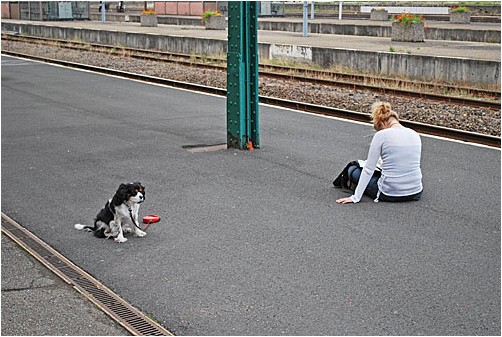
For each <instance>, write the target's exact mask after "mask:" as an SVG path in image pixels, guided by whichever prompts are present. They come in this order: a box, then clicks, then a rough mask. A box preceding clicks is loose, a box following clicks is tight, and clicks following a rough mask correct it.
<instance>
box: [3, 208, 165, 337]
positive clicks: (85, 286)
mask: <svg viewBox="0 0 502 337" xmlns="http://www.w3.org/2000/svg"><path fill="white" fill-rule="evenodd" d="M2 233H4V234H5V235H7V236H8V237H9V238H11V239H12V240H13V241H15V242H16V243H17V244H19V245H20V246H21V247H23V248H24V249H25V250H26V251H27V252H28V253H30V254H31V255H32V256H33V257H35V258H36V259H37V260H39V261H40V262H41V263H42V264H43V265H45V266H46V267H47V268H48V269H49V270H51V271H52V272H53V273H55V274H56V275H58V276H59V277H60V278H61V279H63V281H65V282H66V283H68V284H70V285H72V286H73V287H74V288H75V289H76V290H77V291H79V292H80V293H81V294H82V295H84V296H85V297H86V298H87V299H88V300H90V301H91V302H93V303H94V304H95V305H96V306H97V307H98V308H100V309H101V310H102V311H103V312H105V313H106V314H108V315H109V316H110V317H111V318H112V319H113V320H115V321H116V322H118V323H119V324H120V325H122V326H123V327H124V328H125V329H127V331H129V332H130V333H131V334H133V335H134V336H174V335H173V334H172V333H171V332H170V331H168V330H166V329H165V328H163V327H162V326H161V325H160V324H158V323H156V322H154V321H153V320H151V319H150V318H148V317H147V316H145V314H143V313H142V312H141V311H139V310H138V309H136V308H134V307H133V306H131V305H130V304H129V303H127V302H126V301H124V300H123V299H122V298H120V297H119V296H118V295H117V294H115V293H114V292H113V291H111V290H110V289H108V288H107V287H105V286H104V285H103V284H101V283H100V282H99V281H98V280H96V279H95V278H93V277H92V276H91V275H89V274H87V273H86V272H85V271H84V270H82V269H80V268H79V267H77V266H76V265H75V264H73V263H72V262H71V261H69V260H68V259H66V258H65V257H64V256H63V255H61V254H60V253H58V252H57V251H56V250H54V249H53V248H52V247H50V246H49V245H48V244H46V243H45V242H43V241H42V240H41V239H39V238H38V237H36V236H35V235H34V234H32V233H31V232H30V231H28V230H27V229H25V228H24V227H22V226H21V225H19V224H18V223H17V222H15V221H14V220H13V219H11V218H10V217H8V216H7V215H6V214H4V213H3V212H2Z"/></svg>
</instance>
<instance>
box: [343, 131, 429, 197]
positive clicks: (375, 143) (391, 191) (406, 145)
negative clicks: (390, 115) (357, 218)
mask: <svg viewBox="0 0 502 337" xmlns="http://www.w3.org/2000/svg"><path fill="white" fill-rule="evenodd" d="M421 152H422V142H421V140H420V136H419V135H418V133H416V132H415V131H413V130H411V129H408V128H404V127H394V128H387V129H383V130H380V131H378V132H377V133H376V134H375V135H374V136H373V140H372V141H371V145H370V150H369V152H368V159H367V160H366V165H365V166H364V168H363V170H362V173H361V177H360V178H359V183H358V184H357V187H356V190H355V192H354V195H352V196H351V197H350V199H352V202H354V203H356V202H359V201H360V200H361V198H362V196H363V193H364V190H365V189H366V187H367V186H368V183H369V181H370V178H371V177H372V176H373V172H374V171H375V167H376V165H377V162H378V160H379V158H381V159H382V176H381V178H380V179H379V180H378V189H379V190H380V192H382V193H383V194H385V195H388V196H392V197H401V196H407V195H413V194H416V193H419V192H420V191H422V188H423V186H422V171H421V170H420V155H421Z"/></svg>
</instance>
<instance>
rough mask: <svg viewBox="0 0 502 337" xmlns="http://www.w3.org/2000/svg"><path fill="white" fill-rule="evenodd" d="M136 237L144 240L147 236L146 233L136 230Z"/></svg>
mask: <svg viewBox="0 0 502 337" xmlns="http://www.w3.org/2000/svg"><path fill="white" fill-rule="evenodd" d="M135 234H136V236H137V237H139V238H142V237H143V236H145V235H146V232H143V231H140V230H139V229H138V230H136V233H135Z"/></svg>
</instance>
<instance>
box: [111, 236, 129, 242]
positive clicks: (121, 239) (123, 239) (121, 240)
mask: <svg viewBox="0 0 502 337" xmlns="http://www.w3.org/2000/svg"><path fill="white" fill-rule="evenodd" d="M113 240H114V241H115V242H117V243H124V242H126V241H127V239H126V238H124V237H122V238H115V239H113Z"/></svg>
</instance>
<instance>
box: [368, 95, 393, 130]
mask: <svg viewBox="0 0 502 337" xmlns="http://www.w3.org/2000/svg"><path fill="white" fill-rule="evenodd" d="M392 117H394V118H395V119H397V120H399V115H398V114H397V112H395V111H393V110H392V107H391V106H390V103H387V102H375V103H373V105H372V106H371V121H372V122H373V127H374V128H375V130H377V131H379V130H382V129H383V127H384V124H385V123H387V121H388V120H389V119H390V118H392Z"/></svg>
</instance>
